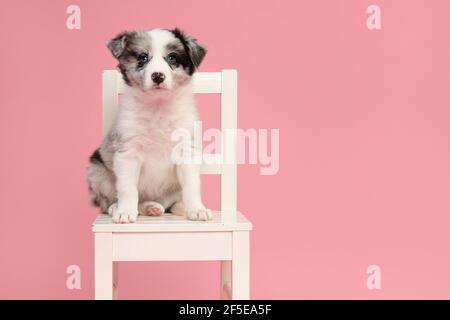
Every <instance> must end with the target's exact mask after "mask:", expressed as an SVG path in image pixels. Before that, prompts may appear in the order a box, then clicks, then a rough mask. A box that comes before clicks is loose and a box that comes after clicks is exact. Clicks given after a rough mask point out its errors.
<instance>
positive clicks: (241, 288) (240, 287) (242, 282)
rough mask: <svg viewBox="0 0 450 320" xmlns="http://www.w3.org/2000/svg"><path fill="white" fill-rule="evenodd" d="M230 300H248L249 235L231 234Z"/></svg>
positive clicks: (243, 232) (244, 232) (238, 232)
mask: <svg viewBox="0 0 450 320" xmlns="http://www.w3.org/2000/svg"><path fill="white" fill-rule="evenodd" d="M231 298H232V299H233V300H248V299H250V233H249V232H248V231H234V232H233V260H232V263H231Z"/></svg>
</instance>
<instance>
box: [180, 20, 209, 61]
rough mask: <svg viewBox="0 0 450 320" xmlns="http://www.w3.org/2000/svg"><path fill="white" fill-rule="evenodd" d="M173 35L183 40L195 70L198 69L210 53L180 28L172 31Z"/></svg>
mask: <svg viewBox="0 0 450 320" xmlns="http://www.w3.org/2000/svg"><path fill="white" fill-rule="evenodd" d="M172 33H173V34H174V35H175V37H177V38H178V39H180V40H181V42H182V43H183V45H184V46H185V48H186V49H187V53H188V55H189V58H190V59H191V62H192V64H193V65H194V68H195V69H197V68H198V66H199V65H200V63H202V61H203V58H204V57H205V55H206V52H207V51H208V50H207V49H206V47H205V46H204V45H203V44H200V43H198V42H197V39H195V38H193V37H191V36H189V35H187V34H185V33H184V32H183V31H181V30H180V29H178V28H175V29H174V30H172Z"/></svg>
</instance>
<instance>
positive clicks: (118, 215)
mask: <svg viewBox="0 0 450 320" xmlns="http://www.w3.org/2000/svg"><path fill="white" fill-rule="evenodd" d="M137 216H138V213H137V212H132V210H126V211H119V210H116V211H115V212H114V213H113V216H112V220H113V222H114V223H133V222H136V219H137Z"/></svg>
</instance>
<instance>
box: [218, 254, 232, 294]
mask: <svg viewBox="0 0 450 320" xmlns="http://www.w3.org/2000/svg"><path fill="white" fill-rule="evenodd" d="M220 273H221V280H220V299H222V300H229V299H231V261H230V260H228V261H221V262H220Z"/></svg>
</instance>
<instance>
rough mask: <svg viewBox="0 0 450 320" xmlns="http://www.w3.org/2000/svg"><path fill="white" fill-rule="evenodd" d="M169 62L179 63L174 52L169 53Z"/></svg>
mask: <svg viewBox="0 0 450 320" xmlns="http://www.w3.org/2000/svg"><path fill="white" fill-rule="evenodd" d="M167 62H168V63H169V64H172V65H177V64H178V59H177V56H176V54H174V53H171V54H169V55H168V56H167Z"/></svg>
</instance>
